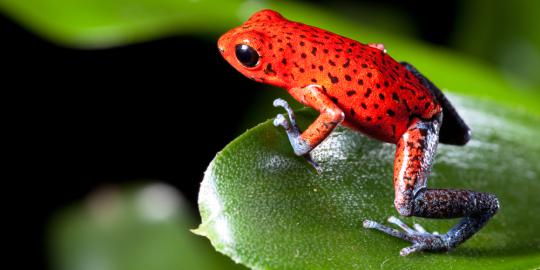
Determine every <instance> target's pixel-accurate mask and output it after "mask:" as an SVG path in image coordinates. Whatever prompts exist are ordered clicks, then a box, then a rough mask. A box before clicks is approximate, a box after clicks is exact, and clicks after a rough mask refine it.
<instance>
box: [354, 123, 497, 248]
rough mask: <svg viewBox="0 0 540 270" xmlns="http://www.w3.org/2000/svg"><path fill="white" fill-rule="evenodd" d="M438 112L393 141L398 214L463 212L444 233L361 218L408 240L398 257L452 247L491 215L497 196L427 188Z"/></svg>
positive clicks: (451, 214) (447, 215)
mask: <svg viewBox="0 0 540 270" xmlns="http://www.w3.org/2000/svg"><path fill="white" fill-rule="evenodd" d="M441 119H442V115H438V116H437V117H435V118H434V119H432V120H430V121H426V120H420V119H415V120H413V121H412V124H411V126H410V127H409V128H408V130H407V131H406V132H405V133H404V134H403V135H402V137H401V138H400V140H399V141H398V143H397V147H396V157H395V161H394V189H395V200H394V204H395V207H396V209H397V211H398V212H399V214H400V215H402V216H406V217H408V216H417V217H425V218H457V217H463V219H461V221H460V222H459V223H458V224H457V225H455V226H454V227H453V228H452V229H450V231H448V232H447V233H446V234H441V235H439V234H435V233H433V234H431V233H427V232H425V230H423V229H421V228H420V227H418V226H416V230H413V229H410V228H408V227H407V226H406V225H405V224H404V223H402V222H401V221H399V220H397V219H395V218H391V219H389V222H391V223H394V224H396V225H398V227H400V228H401V229H403V232H401V231H398V230H395V229H392V228H389V227H386V226H384V225H381V224H379V223H377V222H374V221H370V220H366V221H365V222H364V227H365V228H373V229H377V230H380V231H382V232H385V233H387V234H390V235H392V236H394V237H398V238H401V239H404V240H406V241H409V242H411V243H412V244H413V245H412V246H410V247H407V248H404V249H402V250H401V252H400V254H401V255H402V256H405V255H408V254H410V253H412V252H416V251H420V250H431V251H445V250H450V249H452V248H455V247H457V246H458V245H459V244H461V243H463V242H465V241H466V240H467V239H468V238H470V237H471V236H472V235H474V234H475V233H476V232H477V231H478V230H480V229H481V228H482V227H483V226H484V225H485V224H486V223H487V221H488V220H489V219H490V218H491V217H492V216H493V215H495V213H496V212H497V210H498V208H499V201H498V199H497V198H496V197H495V196H494V195H492V194H489V193H481V192H475V191H470V190H455V189H428V188H427V178H428V176H429V173H430V171H431V165H432V163H433V157H434V156H435V152H436V149H437V144H438V134H439V128H440V122H441Z"/></svg>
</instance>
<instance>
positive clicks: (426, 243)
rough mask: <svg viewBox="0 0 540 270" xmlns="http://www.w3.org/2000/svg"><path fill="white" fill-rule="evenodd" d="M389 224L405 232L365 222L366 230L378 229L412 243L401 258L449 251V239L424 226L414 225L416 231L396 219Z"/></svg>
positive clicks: (390, 219)
mask: <svg viewBox="0 0 540 270" xmlns="http://www.w3.org/2000/svg"><path fill="white" fill-rule="evenodd" d="M388 222H390V223H392V224H395V225H396V226H398V227H399V228H400V229H402V230H403V231H399V230H396V229H393V228H390V227H387V226H385V225H382V224H380V223H377V222H375V221H371V220H365V221H364V228H366V229H376V230H378V231H381V232H383V233H386V234H388V235H391V236H393V237H397V238H400V239H403V240H405V241H408V242H411V243H412V244H413V245H412V246H410V247H406V248H404V249H402V250H401V251H400V253H399V254H400V255H401V256H407V255H409V254H411V253H414V252H418V251H422V250H431V251H444V250H448V249H449V247H448V239H447V237H446V236H445V235H439V234H438V233H436V232H435V233H428V232H427V231H426V230H425V229H424V228H423V227H422V226H420V225H418V224H414V226H413V227H414V229H412V228H410V227H409V226H407V225H406V224H405V223H404V222H402V221H401V220H399V219H398V218H396V217H393V216H391V217H389V218H388Z"/></svg>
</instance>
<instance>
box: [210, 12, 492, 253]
mask: <svg viewBox="0 0 540 270" xmlns="http://www.w3.org/2000/svg"><path fill="white" fill-rule="evenodd" d="M218 48H219V50H220V52H221V53H222V55H223V57H224V58H225V60H227V61H228V62H229V63H230V64H231V65H232V66H233V67H234V68H236V69H237V70H238V71H239V72H241V73H242V74H244V75H245V76H247V77H248V78H250V79H253V80H255V81H258V82H262V83H266V84H270V85H275V86H278V87H281V88H285V89H286V90H287V91H288V92H289V94H290V95H292V96H293V97H294V98H295V99H296V100H298V101H299V102H300V103H302V104H304V105H306V106H309V107H311V108H313V109H316V110H318V111H319V112H320V115H319V116H318V118H317V119H316V120H315V121H314V122H313V123H312V124H311V125H310V126H309V127H308V128H307V129H306V130H305V131H304V132H301V131H300V130H299V128H298V126H297V125H296V122H295V117H294V113H293V111H292V109H291V108H290V107H289V105H288V104H287V103H286V102H285V101H284V100H282V99H277V100H275V101H274V106H280V107H283V108H284V109H286V111H287V113H288V116H289V121H288V120H287V119H286V118H285V117H284V116H283V115H281V114H279V115H277V117H276V119H275V120H274V125H275V126H282V127H283V128H284V129H285V131H286V132H287V135H288V137H289V140H290V142H291V145H292V148H293V150H294V153H295V154H296V155H299V156H304V157H306V159H307V160H308V162H310V163H311V164H312V165H313V166H315V168H316V169H318V170H320V168H319V167H318V165H317V164H316V163H315V162H314V161H313V160H312V158H311V156H310V151H311V150H313V149H314V148H315V147H317V145H319V144H320V143H321V142H322V141H323V140H324V139H325V138H327V137H328V135H329V134H330V133H331V132H332V131H333V130H334V129H335V128H336V126H337V125H339V124H343V125H345V126H347V127H349V128H351V129H353V130H357V131H359V132H362V133H364V134H366V135H368V136H370V137H372V138H375V139H378V140H381V141H384V142H388V143H393V144H396V154H395V161H394V189H395V201H394V204H395V207H396V209H397V211H398V213H399V214H400V215H401V216H406V217H409V216H417V217H425V218H457V217H463V219H462V220H461V221H460V222H459V223H458V224H457V225H455V226H454V227H453V228H451V229H450V230H449V231H448V232H447V233H446V234H437V233H428V232H426V231H425V230H424V229H423V228H422V227H421V226H420V225H418V224H415V225H414V229H413V228H410V227H408V226H407V225H405V224H404V223H403V222H401V221H400V220H399V219H397V218H395V217H390V218H389V219H388V221H389V222H390V223H393V224H395V225H397V226H398V227H399V228H401V229H402V231H398V230H396V229H392V228H389V227H387V226H385V225H382V224H379V223H377V222H375V221H371V220H366V221H364V224H363V226H364V227H365V228H372V229H377V230H379V231H382V232H384V233H387V234H389V235H391V236H394V237H398V238H401V239H404V240H406V241H409V242H411V243H412V246H409V247H406V248H404V249H402V250H401V252H400V254H401V255H402V256H405V255H408V254H410V253H412V252H417V251H421V250H430V251H446V250H450V249H453V248H455V247H457V246H458V245H459V244H461V243H463V242H464V241H466V240H467V239H468V238H470V237H471V236H472V235H473V234H475V233H476V232H477V231H478V230H480V229H481V228H482V227H483V226H484V225H485V224H486V223H487V221H488V220H489V219H490V218H491V217H492V216H493V215H495V213H496V212H497V210H498V208H499V201H498V199H497V197H495V196H494V195H492V194H489V193H481V192H475V191H469V190H458V189H429V188H427V178H428V176H429V173H430V171H431V166H432V163H433V158H434V156H435V152H436V149H437V144H438V143H439V141H440V142H441V143H446V144H453V145H464V144H466V143H467V142H468V141H469V139H470V134H471V133H470V129H469V127H468V126H467V125H466V124H465V122H464V121H463V120H462V118H461V117H460V116H459V115H458V113H457V112H456V110H455V109H454V107H453V106H452V104H451V103H450V102H449V100H448V99H447V98H446V97H445V96H444V94H443V93H442V92H441V91H440V90H439V89H438V88H437V87H436V86H435V85H434V84H433V83H432V82H431V81H429V80H428V79H427V78H426V77H424V76H423V75H422V74H421V73H420V72H419V71H418V70H416V69H415V68H414V67H413V66H412V65H410V64H408V63H405V62H401V63H399V62H397V61H396V60H394V59H393V58H392V57H390V56H389V55H388V54H387V52H386V49H385V48H384V45H382V44H367V45H366V44H362V43H360V42H358V41H355V40H352V39H349V38H346V37H343V36H340V35H337V34H334V33H331V32H329V31H326V30H323V29H320V28H317V27H313V26H309V25H305V24H303V23H299V22H293V21H289V20H287V19H285V18H284V17H283V16H281V15H280V14H279V13H277V12H275V11H272V10H262V11H259V12H257V13H255V14H254V15H253V16H252V17H251V18H250V19H249V20H248V21H246V22H245V23H244V24H242V25H241V26H239V27H237V28H234V29H232V30H230V31H228V32H227V33H225V34H224V35H223V36H222V37H221V38H220V39H219V41H218ZM443 115H444V117H443ZM443 120H444V121H443Z"/></svg>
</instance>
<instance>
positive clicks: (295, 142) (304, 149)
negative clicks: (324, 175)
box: [274, 98, 322, 173]
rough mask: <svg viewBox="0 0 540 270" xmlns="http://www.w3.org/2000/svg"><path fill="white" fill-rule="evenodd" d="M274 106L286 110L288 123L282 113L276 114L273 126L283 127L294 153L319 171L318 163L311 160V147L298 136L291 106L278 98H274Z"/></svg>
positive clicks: (298, 131)
mask: <svg viewBox="0 0 540 270" xmlns="http://www.w3.org/2000/svg"><path fill="white" fill-rule="evenodd" d="M274 107H283V108H284V109H285V110H286V111H287V114H288V115H289V120H290V123H289V121H287V119H286V118H285V117H284V116H283V115H282V114H278V115H276V118H275V119H274V126H276V127H278V126H282V127H283V128H284V129H285V132H287V136H288V137H289V141H290V142H291V145H292V147H293V150H294V153H295V154H296V155H298V156H303V157H304V158H305V159H306V160H307V162H309V164H311V166H313V167H314V168H315V170H317V172H318V173H320V172H321V171H322V170H321V167H320V166H319V164H317V163H316V162H315V161H313V158H312V157H311V154H310V151H311V147H310V146H309V145H308V144H307V143H306V142H305V141H304V140H303V139H302V138H301V137H300V134H301V132H300V128H299V127H298V125H297V124H296V116H295V115H294V111H293V110H292V108H291V107H290V106H289V104H288V103H287V101H285V100H283V99H280V98H278V99H276V100H274Z"/></svg>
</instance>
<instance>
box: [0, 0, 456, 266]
mask: <svg viewBox="0 0 540 270" xmlns="http://www.w3.org/2000/svg"><path fill="white" fill-rule="evenodd" d="M385 2H387V3H388V4H393V5H397V6H398V8H401V9H403V10H404V11H405V12H406V13H407V14H410V19H411V20H412V21H413V23H414V25H415V26H416V27H417V28H418V29H419V32H420V35H421V38H423V39H424V40H426V41H429V42H433V43H437V44H442V45H444V44H446V43H447V42H448V37H449V36H450V35H449V33H451V31H452V28H453V25H454V17H455V11H456V10H457V6H456V4H455V3H448V2H445V3H431V4H427V3H421V2H416V3H406V4H404V3H402V2H401V1H385ZM441 5H444V6H441ZM441 10H444V12H440V11H441ZM0 26H1V28H0V31H1V32H0V37H1V39H0V43H1V45H0V46H1V47H0V53H1V54H0V62H1V63H2V67H3V68H2V73H1V74H2V75H0V78H1V80H2V81H3V83H2V90H3V93H4V99H3V103H4V106H3V108H4V117H3V119H5V123H7V125H5V126H4V132H5V134H7V135H8V136H7V137H8V138H9V139H5V143H6V146H7V149H8V151H7V153H8V156H7V159H8V160H9V161H8V162H7V163H6V165H7V167H8V168H7V169H8V170H6V171H13V172H14V173H13V174H10V175H9V176H6V177H5V178H4V182H5V183H7V184H8V185H5V187H4V188H5V189H4V194H5V196H3V199H4V200H5V201H6V203H5V204H4V207H6V208H7V210H8V212H9V213H13V214H15V216H14V217H13V218H11V219H10V220H9V221H8V223H10V224H14V225H15V226H16V227H19V228H24V231H23V232H21V233H20V234H17V241H15V242H14V243H13V245H11V247H10V248H11V251H12V252H14V253H15V254H19V255H21V254H24V257H25V258H26V257H29V256H30V257H34V256H33V255H34V254H33V253H34V252H35V253H36V254H35V255H37V256H38V258H39V259H38V260H36V261H32V263H36V264H37V265H45V262H46V255H45V254H44V253H43V252H42V251H43V243H44V239H43V234H44V228H45V225H46V223H47V220H48V217H49V216H50V215H51V214H52V213H54V211H55V210H57V209H60V208H61V207H62V206H64V205H66V204H69V203H70V202H74V201H76V200H78V199H80V198H82V197H84V196H85V195H87V194H88V193H89V192H91V191H92V190H94V189H95V188H96V187H99V186H101V185H105V184H108V183H122V182H131V181H134V180H140V179H157V180H161V181H165V182H167V183H169V184H171V185H173V186H175V187H177V188H178V189H180V190H181V191H182V193H183V194H184V195H185V196H186V197H187V199H188V200H189V201H190V202H191V203H192V206H193V208H194V211H195V205H196V199H197V198H196V197H197V191H198V186H199V182H200V180H201V179H202V175H203V172H204V170H205V169H206V166H207V165H208V163H209V162H210V161H211V160H212V158H213V157H214V155H215V154H216V152H218V151H219V150H220V149H222V148H223V147H224V146H225V145H226V144H227V143H228V142H229V141H231V140H232V139H233V138H235V137H236V136H237V135H239V131H240V130H241V129H242V127H241V126H240V123H239V122H238V121H237V120H236V118H235V117H236V116H238V115H243V114H246V113H248V112H246V107H247V106H245V105H246V104H249V103H250V102H251V101H252V100H253V99H254V98H256V96H257V91H256V88H258V87H260V86H259V85H258V84H257V83H255V82H252V81H250V80H248V79H246V78H244V77H243V76H242V75H240V74H239V73H238V72H236V71H234V70H233V69H232V68H231V67H229V65H228V64H227V63H226V62H225V61H223V60H222V59H221V56H220V55H219V53H218V52H217V50H216V46H215V40H208V39H206V40H205V39H202V38H200V37H196V36H182V37H171V38H165V39H161V40H157V41H152V42H147V43H143V44H135V45H130V46H126V47H121V48H114V49H106V50H95V51H90V50H76V49H69V48H63V47H59V46H57V45H54V44H51V43H49V42H47V41H45V40H43V39H41V38H39V37H37V36H35V35H34V34H32V33H30V32H28V31H27V30H25V29H24V28H22V27H20V26H19V25H18V24H17V23H16V22H14V21H12V20H10V19H9V18H6V17H3V16H0ZM216 40H217V37H216ZM269 106H270V105H269ZM261 120H264V119H261ZM21 225H24V226H21ZM23 239H24V240H23ZM26 239H27V240H26ZM34 246H35V247H37V249H35V248H34Z"/></svg>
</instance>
